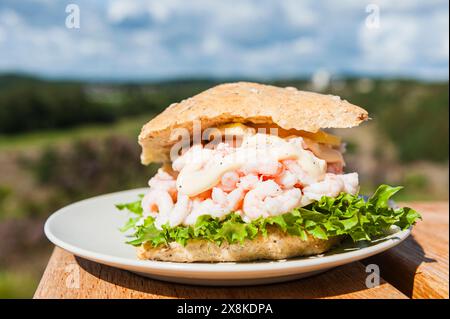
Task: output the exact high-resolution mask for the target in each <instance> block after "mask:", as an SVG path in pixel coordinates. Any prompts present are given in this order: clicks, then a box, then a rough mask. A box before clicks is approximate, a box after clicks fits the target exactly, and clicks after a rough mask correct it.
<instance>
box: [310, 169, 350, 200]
mask: <svg viewBox="0 0 450 319" xmlns="http://www.w3.org/2000/svg"><path fill="white" fill-rule="evenodd" d="M342 191H344V181H343V180H342V178H340V177H339V175H335V174H330V173H328V174H326V175H325V179H324V180H323V181H321V182H318V183H314V184H311V185H309V186H306V187H305V188H303V194H304V195H305V196H306V197H307V198H309V199H313V200H320V199H321V198H322V196H329V197H336V196H338V195H339V193H341V192H342Z"/></svg>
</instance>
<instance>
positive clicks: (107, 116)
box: [0, 74, 449, 161]
mask: <svg viewBox="0 0 450 319" xmlns="http://www.w3.org/2000/svg"><path fill="white" fill-rule="evenodd" d="M236 80H237V79H227V80H223V81H226V82H228V81H236ZM220 82H222V81H219V80H217V79H199V78H198V79H177V80H171V81H163V82H143V83H139V82H87V81H86V82H83V81H73V80H61V81H60V80H44V79H40V78H37V77H33V76H28V75H20V74H4V75H0V134H20V133H23V132H29V131H36V130H50V129H59V128H70V127H75V126H78V125H81V124H85V123H110V122H114V121H116V120H117V119H119V118H123V117H127V116H131V115H137V114H150V115H151V114H157V113H159V112H160V111H162V110H163V109H164V108H165V107H167V106H168V105H170V104H171V103H173V102H177V101H180V100H182V99H185V98H187V97H190V96H192V95H195V94H197V93H198V92H201V91H203V90H205V89H207V88H209V87H211V86H213V85H215V84H217V83H220ZM268 83H271V84H274V85H279V86H294V87H298V88H300V89H303V90H314V88H313V87H312V86H311V84H310V83H309V82H308V81H306V80H305V79H286V80H274V81H271V82H268ZM448 89H449V84H448V82H440V83H430V82H420V81H417V80H408V79H360V78H339V79H333V80H332V81H331V82H330V84H329V86H328V88H327V89H325V91H324V92H323V93H329V94H336V95H339V96H341V97H343V98H345V99H347V100H349V101H351V102H352V103H354V104H357V105H361V106H363V107H364V108H366V109H367V110H368V111H369V112H370V113H371V115H372V116H373V117H376V119H377V125H379V127H380V129H381V132H380V134H382V135H384V136H387V137H388V138H389V139H390V140H391V141H392V142H393V143H394V144H395V145H396V147H397V149H398V151H399V156H400V159H401V160H402V161H414V160H418V159H426V160H433V161H443V160H448V143H449V140H448V135H449V129H448V127H449V123H448V115H449V95H448Z"/></svg>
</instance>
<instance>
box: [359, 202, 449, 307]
mask: <svg viewBox="0 0 450 319" xmlns="http://www.w3.org/2000/svg"><path fill="white" fill-rule="evenodd" d="M400 205H402V206H410V207H412V208H414V209H416V210H417V211H419V212H420V213H421V214H422V217H423V221H419V222H418V223H417V224H416V226H415V227H414V229H413V231H412V235H411V236H410V238H408V239H407V240H406V241H405V242H403V243H402V244H401V245H399V246H397V247H395V248H393V249H390V250H388V251H387V252H385V253H383V254H380V255H376V256H373V257H371V258H369V259H366V260H364V261H363V262H364V263H365V264H368V263H375V264H377V265H379V266H380V272H381V276H382V277H383V278H385V279H386V280H387V281H388V282H389V283H391V284H392V285H394V286H395V287H396V288H397V289H399V290H400V291H402V292H403V293H404V294H406V295H407V296H408V297H411V298H449V284H448V282H449V279H448V278H449V263H448V258H449V223H448V222H449V204H448V202H438V203H436V202H435V203H419V202H416V203H400Z"/></svg>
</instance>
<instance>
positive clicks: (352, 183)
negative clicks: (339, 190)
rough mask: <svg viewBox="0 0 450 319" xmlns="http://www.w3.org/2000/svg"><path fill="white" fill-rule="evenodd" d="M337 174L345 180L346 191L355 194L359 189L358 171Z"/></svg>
mask: <svg viewBox="0 0 450 319" xmlns="http://www.w3.org/2000/svg"><path fill="white" fill-rule="evenodd" d="M337 176H339V178H340V179H341V180H342V181H343V182H344V190H343V191H344V192H346V193H349V194H352V195H355V194H356V193H357V192H358V191H359V181H358V173H350V174H343V175H337Z"/></svg>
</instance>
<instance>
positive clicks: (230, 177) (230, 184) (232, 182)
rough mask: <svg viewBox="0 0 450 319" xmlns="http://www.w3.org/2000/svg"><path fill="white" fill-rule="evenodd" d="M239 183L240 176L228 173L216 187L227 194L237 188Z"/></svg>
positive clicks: (235, 173)
mask: <svg viewBox="0 0 450 319" xmlns="http://www.w3.org/2000/svg"><path fill="white" fill-rule="evenodd" d="M237 182H239V174H238V173H237V172H233V171H231V172H226V173H225V174H223V175H222V178H221V179H220V183H219V184H218V185H217V186H216V187H218V188H220V189H222V190H223V191H225V192H230V191H232V190H233V189H235V188H236V184H237Z"/></svg>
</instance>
